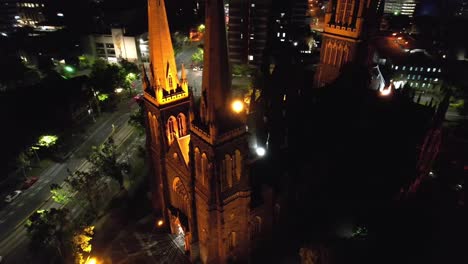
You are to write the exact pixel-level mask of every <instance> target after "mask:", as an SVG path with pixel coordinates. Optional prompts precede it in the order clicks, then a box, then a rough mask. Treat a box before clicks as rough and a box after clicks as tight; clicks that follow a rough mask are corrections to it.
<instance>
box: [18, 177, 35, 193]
mask: <svg viewBox="0 0 468 264" xmlns="http://www.w3.org/2000/svg"><path fill="white" fill-rule="evenodd" d="M37 180H39V178H38V177H36V176H33V177H29V178H28V179H27V180H25V181H24V182H23V185H22V186H21V189H23V190H26V189H28V188H29V187H31V186H32V185H33V184H34V183H35V182H37Z"/></svg>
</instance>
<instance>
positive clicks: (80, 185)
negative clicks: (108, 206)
mask: <svg viewBox="0 0 468 264" xmlns="http://www.w3.org/2000/svg"><path fill="white" fill-rule="evenodd" d="M68 174H69V176H68V177H67V178H66V179H65V182H66V183H67V184H68V185H69V186H70V188H71V189H72V190H74V191H76V192H77V193H79V194H81V195H83V196H84V198H85V199H86V201H87V202H88V206H89V210H90V212H91V213H92V214H93V215H94V216H97V215H98V206H97V201H98V198H99V189H98V186H99V182H100V180H101V179H102V176H101V174H100V173H99V171H98V170H97V169H96V168H94V167H92V168H90V170H88V171H75V172H74V173H72V172H71V171H70V170H68Z"/></svg>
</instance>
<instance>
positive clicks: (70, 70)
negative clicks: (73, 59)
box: [64, 65, 75, 73]
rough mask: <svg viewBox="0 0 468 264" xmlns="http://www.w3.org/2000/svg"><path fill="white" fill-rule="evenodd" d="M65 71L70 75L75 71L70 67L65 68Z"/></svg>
mask: <svg viewBox="0 0 468 264" xmlns="http://www.w3.org/2000/svg"><path fill="white" fill-rule="evenodd" d="M64 69H65V71H66V72H68V73H72V72H74V71H75V69H74V68H73V67H72V66H68V65H67V66H65V67H64Z"/></svg>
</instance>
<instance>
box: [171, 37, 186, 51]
mask: <svg viewBox="0 0 468 264" xmlns="http://www.w3.org/2000/svg"><path fill="white" fill-rule="evenodd" d="M171 37H172V46H173V48H174V55H175V56H177V54H179V52H180V51H181V50H182V47H183V46H184V45H185V44H186V43H187V42H188V38H187V37H186V36H184V35H183V34H180V33H179V32H175V33H174V34H172V35H171Z"/></svg>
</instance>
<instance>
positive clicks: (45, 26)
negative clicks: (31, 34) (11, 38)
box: [0, 0, 64, 34]
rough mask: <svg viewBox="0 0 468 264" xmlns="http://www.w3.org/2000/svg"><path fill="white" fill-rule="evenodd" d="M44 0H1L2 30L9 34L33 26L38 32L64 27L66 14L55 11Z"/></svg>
mask: <svg viewBox="0 0 468 264" xmlns="http://www.w3.org/2000/svg"><path fill="white" fill-rule="evenodd" d="M49 7H50V6H49V4H48V3H47V1H44V0H34V1H28V0H2V1H0V32H1V33H4V34H9V33H12V32H16V31H18V30H19V29H21V28H26V27H29V28H32V29H33V30H34V31H37V32H52V31H56V30H59V29H61V28H63V27H64V25H63V23H60V22H61V18H63V16H64V14H63V13H61V12H54V11H55V10H52V9H50V8H49ZM62 22H63V21H62Z"/></svg>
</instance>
